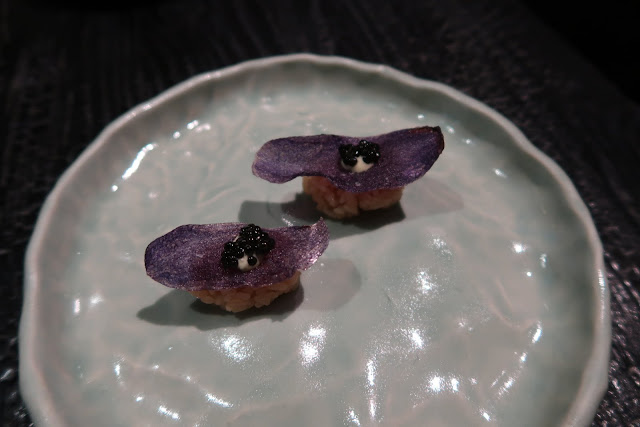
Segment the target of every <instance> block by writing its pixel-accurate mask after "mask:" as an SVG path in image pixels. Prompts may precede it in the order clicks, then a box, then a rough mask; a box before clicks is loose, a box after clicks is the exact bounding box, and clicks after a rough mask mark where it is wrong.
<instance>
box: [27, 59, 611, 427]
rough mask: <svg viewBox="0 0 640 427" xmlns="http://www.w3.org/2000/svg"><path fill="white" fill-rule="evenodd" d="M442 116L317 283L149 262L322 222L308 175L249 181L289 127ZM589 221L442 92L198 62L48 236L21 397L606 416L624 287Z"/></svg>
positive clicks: (505, 138) (106, 158)
mask: <svg viewBox="0 0 640 427" xmlns="http://www.w3.org/2000/svg"><path fill="white" fill-rule="evenodd" d="M423 125H429V126H440V127H441V128H442V130H443V133H444V137H445V144H446V147H445V150H444V152H443V154H442V156H441V157H440V159H439V160H438V161H437V162H436V164H435V165H434V167H433V168H432V169H431V170H430V171H429V172H428V173H427V174H426V175H425V176H424V177H423V178H421V179H420V180H418V181H416V182H414V183H412V184H410V185H409V186H407V187H406V189H405V193H404V196H403V198H402V200H401V202H400V204H399V205H398V206H395V207H393V208H391V209H389V210H386V211H380V212H376V213H372V214H367V215H363V216H362V217H360V218H358V219H357V220H352V221H348V222H340V221H332V220H327V223H328V226H329V230H330V233H331V241H330V244H329V248H328V249H327V251H326V252H325V253H324V255H323V256H322V257H321V258H320V259H319V260H318V262H317V263H316V264H315V265H314V266H312V267H311V268H310V269H309V270H308V271H306V272H305V273H304V274H303V276H302V279H301V288H300V289H298V291H296V292H295V293H293V294H290V295H285V296H282V297H280V298H279V299H277V300H276V301H275V302H274V303H273V304H272V305H271V306H269V307H268V308H266V309H260V310H252V311H249V312H246V313H242V314H240V315H234V314H230V313H226V312H223V311H221V310H219V309H216V308H213V307H210V306H207V305H205V304H202V303H200V302H197V301H196V300H195V299H194V298H193V297H192V296H190V295H189V294H187V293H183V292H181V291H176V290H171V289H168V288H165V287H163V286H162V285H159V284H158V283H155V282H154V281H152V280H151V279H150V278H148V277H147V276H146V274H145V270H144V264H143V255H144V251H145V248H146V246H147V244H149V242H151V241H152V240H153V239H155V238H156V237H158V236H160V235H162V234H164V233H166V232H168V231H170V230H172V229H173V228H175V227H177V226H179V225H182V224H205V223H217V222H235V221H239V222H252V223H256V224H258V225H260V226H263V227H278V226H286V225H305V224H311V223H313V222H315V221H316V220H317V219H318V218H319V217H320V215H319V214H318V213H317V212H316V211H315V210H314V206H313V203H312V202H311V201H310V199H309V198H308V197H307V196H304V195H302V194H301V180H300V178H297V179H295V180H294V181H291V182H289V183H286V184H282V185H276V184H271V183H268V182H266V181H262V180H260V179H258V178H256V177H255V176H253V175H252V174H251V163H252V161H253V157H254V155H255V152H256V151H257V150H258V148H259V147H260V146H261V145H262V144H263V143H264V142H266V141H267V140H269V139H272V138H277V137H284V136H291V135H312V134H319V133H335V134H343V135H352V136H366V135H375V134H379V133H384V132H389V131H392V130H397V129H402V128H408V127H416V126H423ZM603 271H604V270H603V264H602V249H601V245H600V242H599V240H598V237H597V234H596V232H595V228H594V226H593V223H592V222H591V219H590V217H589V213H588V211H587V209H586V207H585V206H584V204H583V202H582V201H581V199H580V198H579V196H578V194H577V192H576V190H575V189H574V187H573V186H572V184H571V182H570V181H569V179H568V178H567V176H566V175H565V174H564V172H562V171H561V170H560V169H559V168H558V166H557V165H555V164H554V163H553V162H552V161H551V160H549V159H548V158H547V157H546V156H544V155H543V154H542V153H541V152H539V151H538V150H537V149H535V148H534V147H533V146H532V145H531V144H530V143H529V142H528V141H527V140H526V138H525V137H524V135H522V134H521V133H520V132H519V131H518V130H517V129H516V128H515V127H514V126H513V125H512V124H510V123H509V122H508V121H507V120H506V119H505V118H504V117H502V116H500V115H499V114H497V113H496V112H495V111H493V110H491V109H489V108H488V107H486V106H484V105H483V104H481V103H479V102H478V101H475V100H473V99H471V98H469V97H467V96H465V95H463V94H462V93H460V92H457V91H455V90H454V89H451V88H449V87H447V86H444V85H442V84H438V83H434V82H429V81H424V80H419V79H416V78H414V77H411V76H408V75H406V74H403V73H401V72H398V71H395V70H392V69H390V68H387V67H384V66H378V65H371V64H364V63H360V62H356V61H352V60H348V59H344V58H335V57H318V56H313V55H292V56H284V57H275V58H267V59H263V60H258V61H252V62H248V63H243V64H240V65H238V66H234V67H230V68H226V69H223V70H220V71H216V72H212V73H208V74H204V75H200V76H196V77H194V78H192V79H191V80H188V81H187V82H185V83H182V84H180V85H178V86H176V87H174V88H172V89H170V90H168V91H167V92H165V93H163V94H161V95H160V96H158V97H157V98H155V99H153V100H151V101H149V102H148V103H145V104H143V105H141V106H139V107H137V108H135V109H134V110H132V111H131V112H129V113H127V114H126V115H124V116H123V117H121V118H119V119H118V120H116V121H115V122H114V123H113V124H112V125H110V126H109V127H108V128H107V129H105V131H104V132H103V133H102V134H101V135H100V136H99V137H98V138H97V140H96V141H94V143H93V144H92V145H91V146H90V147H89V148H88V149H87V150H86V151H85V152H84V153H83V154H82V156H81V157H80V158H79V159H78V160H77V161H76V162H75V163H74V164H73V166H72V167H71V168H70V169H69V170H68V171H67V172H66V173H65V175H64V176H63V177H62V178H61V180H60V181H59V183H58V184H57V186H56V188H55V189H54V191H53V192H52V193H51V195H50V196H49V198H48V199H47V201H46V203H45V205H44V207H43V210H42V212H41V215H40V217H39V220H38V223H37V226H36V231H35V233H34V235H33V237H32V240H31V242H30V245H29V250H28V255H27V260H26V273H27V274H26V281H25V291H26V294H25V305H24V309H23V317H22V323H21V332H20V348H21V378H20V380H21V388H22V392H23V394H24V397H25V399H26V401H27V404H28V406H29V409H30V411H31V414H32V416H33V418H34V420H35V421H36V423H37V424H38V425H51V426H64V425H92V426H98V425H104V426H130V425H153V426H173V425H188V426H209V425H232V426H251V425H274V426H282V425H312V424H313V425H323V426H329V425H335V426H342V425H353V426H359V425H363V426H364V425H394V426H399V425H407V426H422V425H429V426H440V425H447V426H451V425H460V426H470V425H519V426H525V425H526V426H550V425H585V424H589V423H590V422H591V418H592V417H593V414H594V413H595V410H596V408H597V405H598V402H599V401H600V398H601V396H602V393H603V392H604V390H605V387H606V380H607V365H608V355H609V342H610V330H609V327H610V326H609V303H608V298H609V296H608V289H607V287H606V283H605V280H604V276H603Z"/></svg>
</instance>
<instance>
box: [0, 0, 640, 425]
mask: <svg viewBox="0 0 640 427" xmlns="http://www.w3.org/2000/svg"><path fill="white" fill-rule="evenodd" d="M92 3H94V2H83V3H81V4H80V5H75V4H73V3H71V2H55V1H45V0H42V1H35V0H24V1H9V0H0V43H1V44H0V49H1V50H0V127H1V132H0V135H1V137H2V139H1V141H2V151H1V152H2V163H1V166H0V167H1V169H0V195H1V198H0V200H2V210H1V214H0V215H1V216H0V219H1V222H0V223H1V224H2V228H1V236H2V238H1V242H0V275H1V276H0V277H1V278H2V280H1V282H0V420H1V422H2V424H3V425H17V426H26V425H29V424H30V423H31V421H30V418H29V415H28V413H27V411H26V409H25V406H24V403H23V401H22V399H21V397H20V393H19V390H18V375H19V374H18V362H17V359H18V351H19V349H18V343H17V328H18V321H19V315H20V310H21V303H22V281H23V258H24V252H25V248H26V245H27V242H28V239H29V237H30V235H31V232H32V230H33V226H34V223H35V221H36V217H37V214H38V211H39V209H40V207H41V205H42V202H43V201H44V198H45V196H46V195H47V193H48V192H49V191H50V190H51V189H52V187H53V185H54V184H55V182H56V180H57V178H58V177H59V176H60V175H61V173H62V172H63V171H64V170H65V169H66V168H67V167H68V166H69V165H70V164H71V163H72V162H73V160H74V159H75V158H76V157H77V156H78V155H79V153H80V152H81V151H82V150H83V149H84V148H85V147H86V146H87V144H89V143H90V142H91V141H92V140H93V139H94V137H95V136H96V135H97V134H98V133H99V132H100V130H101V129H102V128H103V127H104V126H105V125H107V124H108V123H109V122H111V121H112V120H113V119H115V118H116V117H118V116H119V115H120V114H122V113H124V112H125V111H127V110H128V109H129V108H131V107H133V106H135V105H137V104H138V103H140V102H142V101H144V100H146V99H148V98H150V97H152V96H154V95H156V94H157V93H159V92H161V91H162V90H164V89H166V88H168V87H170V86H172V85H174V84H176V83H178V82H180V81H182V80H184V79H186V78H188V77H190V76H193V75H194V74H197V73H200V72H204V71H208V70H213V69H217V68H220V67H223V66H227V65H231V64H234V63H237V62H240V61H243V60H247V59H253V58H258V57H264V56H269V55H277V54H283V53H293V52H314V53H320V54H332V55H342V56H348V57H352V58H356V59H360V60H364V61H368V62H377V63H384V64H387V65H390V66H392V67H396V68H398V69H400V70H403V71H406V72H408V73H410V74H413V75H416V76H419V77H423V78H427V79H433V80H438V81H441V82H443V83H446V84H449V85H451V86H454V87H456V88H458V89H460V90H462V91H463V92H465V93H467V94H469V95H471V96H473V97H475V98H477V99H479V100H481V101H483V102H485V103H486V104H488V105H490V106H491V107H493V108H495V109H497V110H498V111H500V112H501V113H503V114H504V115H505V116H506V117H507V118H509V119H510V120H511V121H513V122H514V123H515V124H516V125H517V126H518V127H519V128H520V129H521V130H522V131H523V132H524V133H525V134H526V135H527V136H528V137H529V139H530V140H531V141H532V142H533V143H534V144H535V145H536V146H538V147H539V148H540V149H542V150H543V151H544V152H545V153H547V154H548V155H549V156H550V157H551V158H553V159H554V160H555V161H556V162H557V163H558V164H560V166H561V167H562V168H564V170H565V171H566V172H567V173H568V174H569V176H570V177H571V179H572V180H573V182H574V184H575V185H576V187H577V189H578V191H579V192H580V194H581V196H582V197H583V199H584V200H585V202H586V203H587V205H588V207H589V209H590V211H591V214H592V216H593V219H594V221H595V224H596V226H597V228H598V231H599V234H600V237H601V239H602V242H603V244H604V249H605V261H606V266H607V278H608V281H609V285H610V288H611V310H612V328H613V329H612V331H613V346H612V352H611V364H610V371H609V375H610V377H609V378H610V380H609V381H610V382H609V390H608V392H607V394H606V396H605V398H604V400H603V402H602V404H601V405H600V408H599V409H598V412H597V415H596V417H595V420H594V425H640V404H639V401H638V400H639V398H640V370H639V369H638V362H639V361H640V317H639V310H640V251H639V247H640V197H638V195H639V190H638V183H640V172H639V170H640V168H639V167H638V165H639V164H640V148H639V143H640V107H639V105H638V104H637V102H634V101H633V100H632V98H631V97H629V96H627V95H625V94H624V93H623V92H622V91H621V90H620V88H621V87H622V88H625V87H629V86H625V85H624V84H623V85H620V84H618V85H614V84H613V83H612V82H610V81H609V80H608V79H607V78H606V77H605V75H604V74H603V73H601V72H600V71H599V70H598V69H596V68H595V67H594V66H592V65H590V63H589V62H588V61H587V60H586V59H585V57H583V56H582V55H581V53H580V52H585V50H580V49H577V48H575V47H574V46H572V45H570V44H569V43H568V41H567V40H568V39H565V38H564V37H563V36H561V35H560V34H558V33H556V32H554V31H553V30H552V29H551V28H550V27H548V26H546V25H545V24H544V23H543V21H542V20H541V19H540V18H539V17H538V16H537V15H536V14H535V13H533V11H532V10H530V9H528V7H527V6H526V5H525V4H524V3H519V2H513V1H509V0H475V1H462V0H453V1H447V2H440V1H436V0H423V1H421V2H380V4H379V5H377V6H375V7H374V6H371V5H370V2H366V1H364V0H357V1H345V2H325V1H320V0H316V1H312V2H299V1H295V0H290V1H270V2H263V3H254V2H248V1H237V2H231V1H226V2H223V1H218V2H215V1H205V0H180V1H178V0H173V1H169V0H167V1H156V2H152V1H148V2H140V1H135V0H131V1H127V2H125V1H112V2H109V3H105V2H98V5H97V6H96V5H93V4H92ZM571 22H572V23H573V24H575V23H574V21H571ZM573 24H572V25H573ZM556 25H557V22H556ZM603 25H604V24H603ZM601 34H604V33H601ZM588 50H589V49H587V51H588ZM595 54H596V56H595V57H596V58H598V56H597V54H599V52H595ZM627 54H632V55H633V53H631V52H627ZM602 55H612V52H611V51H609V50H604V51H603V52H602ZM611 60H616V57H614V56H611ZM596 62H597V61H596ZM603 62H606V61H603ZM621 69H624V68H622V67H621ZM625 70H626V69H625ZM636 87H637V86H636Z"/></svg>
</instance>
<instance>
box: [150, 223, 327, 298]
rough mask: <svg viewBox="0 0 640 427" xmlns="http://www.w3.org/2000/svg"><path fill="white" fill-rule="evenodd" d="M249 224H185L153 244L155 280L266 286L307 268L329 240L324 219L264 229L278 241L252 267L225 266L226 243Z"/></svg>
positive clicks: (196, 287) (190, 285)
mask: <svg viewBox="0 0 640 427" xmlns="http://www.w3.org/2000/svg"><path fill="white" fill-rule="evenodd" d="M246 225H247V224H241V223H223V224H206V225H183V226H180V227H178V228H176V229H175V230H173V231H170V232H169V233H167V234H165V235H164V236H161V237H159V238H157V239H156V240H154V241H153V242H151V243H150V244H149V246H147V250H146V252H145V254H144V264H145V268H146V269H147V274H148V275H149V277H151V278H152V279H153V280H155V281H157V282H160V283H162V284H163V285H165V286H168V287H170V288H176V289H181V290H184V291H200V290H205V289H206V290H226V289H233V288H237V287H239V286H253V287H260V286H266V285H271V284H274V283H278V282H281V281H283V280H285V279H288V278H289V277H291V276H293V275H294V273H295V272H296V271H298V270H306V269H307V268H309V267H310V266H311V265H312V264H313V263H315V262H316V260H317V259H318V257H320V255H322V253H323V252H324V251H325V249H327V246H328V245H329V230H328V229H327V226H326V224H325V223H324V220H322V219H320V220H319V221H318V222H317V223H315V224H313V225H310V226H297V227H282V228H272V229H264V231H266V232H267V233H268V234H269V236H270V237H271V238H273V240H274V241H275V247H274V248H273V249H272V250H271V251H269V253H268V254H267V255H266V256H265V257H264V259H263V260H262V261H261V263H260V265H259V266H258V267H256V268H254V269H252V270H249V271H240V270H238V269H229V268H225V267H224V266H223V264H222V260H221V257H222V252H223V251H224V246H225V243H227V242H231V241H233V240H234V239H235V238H237V237H238V235H239V233H240V229H241V228H242V227H245V226H246Z"/></svg>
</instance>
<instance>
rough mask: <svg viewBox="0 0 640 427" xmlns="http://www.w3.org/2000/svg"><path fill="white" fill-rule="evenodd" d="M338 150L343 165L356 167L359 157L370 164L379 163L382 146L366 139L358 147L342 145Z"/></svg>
mask: <svg viewBox="0 0 640 427" xmlns="http://www.w3.org/2000/svg"><path fill="white" fill-rule="evenodd" d="M338 150H339V151H340V158H341V159H342V163H344V164H345V165H347V166H351V167H353V166H355V165H356V163H357V162H358V157H362V160H363V161H364V162H365V163H368V164H372V163H378V160H379V159H380V146H379V145H378V144H376V143H375V142H369V141H367V140H365V139H363V140H361V141H360V142H359V143H358V145H349V144H342V145H340V148H339V149H338Z"/></svg>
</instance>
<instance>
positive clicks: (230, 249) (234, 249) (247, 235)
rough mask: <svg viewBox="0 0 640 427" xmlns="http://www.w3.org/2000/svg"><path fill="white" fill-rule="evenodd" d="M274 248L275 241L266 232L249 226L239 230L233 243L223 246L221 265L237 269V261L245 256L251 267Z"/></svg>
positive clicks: (254, 226) (255, 226) (253, 225)
mask: <svg viewBox="0 0 640 427" xmlns="http://www.w3.org/2000/svg"><path fill="white" fill-rule="evenodd" d="M275 246H276V242H275V240H273V239H272V238H271V237H269V235H268V234H267V233H266V232H264V231H262V229H261V228H260V227H258V226H257V225H255V224H249V225H247V226H246V227H242V228H241V229H240V235H239V236H238V238H237V239H236V240H235V241H232V242H227V243H225V244H224V250H223V251H222V265H223V266H224V267H226V268H237V267H238V260H239V259H241V258H242V257H244V256H245V255H246V256H247V263H248V264H249V265H250V266H252V267H253V266H255V265H256V264H257V263H258V260H259V259H258V258H259V257H263V256H265V255H266V254H268V253H269V251H271V249H273V248H274V247H275Z"/></svg>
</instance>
